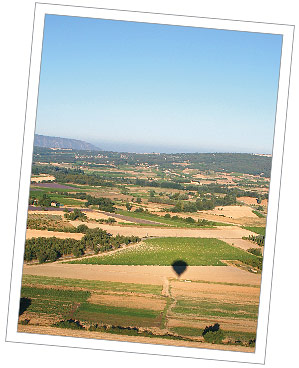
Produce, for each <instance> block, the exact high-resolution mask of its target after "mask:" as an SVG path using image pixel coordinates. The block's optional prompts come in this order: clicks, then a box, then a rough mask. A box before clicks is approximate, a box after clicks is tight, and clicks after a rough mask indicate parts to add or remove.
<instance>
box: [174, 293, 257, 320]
mask: <svg viewBox="0 0 299 368" xmlns="http://www.w3.org/2000/svg"><path fill="white" fill-rule="evenodd" d="M173 312H174V313H177V314H182V315H197V316H209V317H215V316H217V317H228V318H241V319H244V318H245V319H253V320H255V319H257V314H258V305H256V304H252V305H251V304H248V305H246V304H237V303H225V302H223V301H221V302H216V301H210V300H204V299H199V298H197V299H191V300H187V299H182V300H178V301H177V303H176V305H175V308H174V309H173Z"/></svg>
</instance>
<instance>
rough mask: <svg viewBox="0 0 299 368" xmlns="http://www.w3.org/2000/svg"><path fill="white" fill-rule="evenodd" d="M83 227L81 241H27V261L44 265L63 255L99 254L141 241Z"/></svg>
mask: <svg viewBox="0 0 299 368" xmlns="http://www.w3.org/2000/svg"><path fill="white" fill-rule="evenodd" d="M81 226H82V229H80V230H81V231H80V232H85V235H84V236H83V238H82V239H81V240H75V239H58V238H55V237H51V238H44V237H39V238H32V239H27V240H26V242H25V254H24V259H25V261H27V262H29V261H32V260H35V259H37V260H38V261H39V263H44V262H46V261H56V260H57V259H58V258H60V257H62V256H63V255H74V256H75V257H80V256H82V255H83V254H84V253H85V251H86V249H90V250H92V251H94V253H96V254H97V253H99V252H105V251H108V250H113V249H117V248H120V247H121V246H122V245H123V244H126V245H128V244H131V243H137V242H139V241H140V238H139V237H138V236H121V235H117V236H112V235H111V234H109V233H107V231H105V230H102V229H88V228H87V226H86V225H81ZM83 227H84V228H83ZM78 228H79V226H78Z"/></svg>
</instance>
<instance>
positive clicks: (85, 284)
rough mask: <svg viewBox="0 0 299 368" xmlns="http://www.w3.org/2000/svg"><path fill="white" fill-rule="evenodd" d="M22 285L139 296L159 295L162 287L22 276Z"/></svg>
mask: <svg viewBox="0 0 299 368" xmlns="http://www.w3.org/2000/svg"><path fill="white" fill-rule="evenodd" d="M23 284H30V285H36V286H37V285H41V286H42V285H46V286H48V285H52V286H53V287H57V286H64V287H77V288H82V289H88V290H93V291H102V292H107V291H108V292H109V291H111V292H131V293H139V294H154V295H160V294H161V290H162V286H159V285H145V284H130V283H125V282H112V281H96V280H81V279H65V278H61V277H46V276H33V275H23Z"/></svg>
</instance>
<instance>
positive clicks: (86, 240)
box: [81, 229, 140, 253]
mask: <svg viewBox="0 0 299 368" xmlns="http://www.w3.org/2000/svg"><path fill="white" fill-rule="evenodd" d="M139 241H140V238H139V237H138V236H122V235H116V236H112V235H111V234H108V233H107V231H105V230H102V229H89V230H88V231H87V232H86V234H85V236H84V237H83V238H82V239H81V242H82V243H83V244H84V246H85V247H86V248H89V249H92V250H93V251H94V252H95V253H99V252H104V251H107V250H112V249H117V248H120V247H121V246H122V245H123V244H125V245H128V244H130V243H137V242H139Z"/></svg>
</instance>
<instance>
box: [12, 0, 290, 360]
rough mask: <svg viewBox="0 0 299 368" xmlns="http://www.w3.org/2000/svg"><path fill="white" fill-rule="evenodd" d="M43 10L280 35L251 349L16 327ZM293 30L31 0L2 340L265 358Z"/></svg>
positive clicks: (209, 356) (196, 355) (214, 357)
mask: <svg viewBox="0 0 299 368" xmlns="http://www.w3.org/2000/svg"><path fill="white" fill-rule="evenodd" d="M46 14H53V15H64V16H75V17H86V18H99V19H109V20H122V21H131V22H143V23H152V24H165V25H176V26H189V27H199V28H212V29H222V30H235V31H242V32H255V33H268V34H280V35H282V36H283V42H282V53H281V65H280V76H279V88H278V95H277V106H276V122H275V134H274V140H273V152H272V154H273V156H272V169H271V180H270V190H269V204H268V215H267V237H266V241H265V251H264V261H263V271H262V282H261V293H260V304H259V315H258V328H257V339H256V348H255V352H254V353H244V352H234V351H223V350H213V349H202V348H190V347H178V346H166V345H155V344H144V343H135V342H134V343H132V342H125V341H123V342H122V341H110V340H109V341H108V340H97V339H85V338H74V337H66V336H52V335H42V334H33V333H32V334H31V333H20V332H17V323H18V313H19V299H20V290H21V279H22V268H23V256H24V243H25V234H26V221H27V211H28V198H29V187H30V185H29V183H30V176H31V165H32V152H33V141H34V131H35V121H36V112H37V102H38V90H39V78H40V68H41V55H42V43H43V30H44V19H45V15H46ZM293 33H294V26H293V25H281V24H273V23H260V22H249V21H240V20H223V19H215V18H199V17H192V16H182V15H171V14H159V13H149V12H138V11H128V10H116V9H101V8H90V7H83V6H82V7H81V6H71V5H57V4H55V5H54V4H44V3H43V4H42V3H36V6H35V17H34V29H33V37H32V46H31V47H32V49H31V61H30V71H29V83H28V91H27V106H26V119H25V130H24V138H23V154H22V165H21V173H20V183H19V197H18V207H17V221H16V230H15V244H14V254H13V263H12V275H11V286H10V298H9V310H8V317H7V330H6V341H8V342H20V343H32V344H44V345H55V346H61V347H77V348H87V349H99V350H107V351H121V352H134V353H143V354H154V355H163V356H179V357H189V358H201V359H212V360H218V361H231V362H244V363H245V362H246V363H259V364H264V363H265V356H266V343H267V328H268V318H269V310H270V299H271V284H272V276H273V262H274V254H275V238H276V226H277V217H278V210H279V193H280V181H281V170H282V161H283V148H284V135H285V126H286V118H287V103H288V90H289V79H290V71H291V61H292V47H293Z"/></svg>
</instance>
